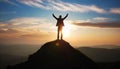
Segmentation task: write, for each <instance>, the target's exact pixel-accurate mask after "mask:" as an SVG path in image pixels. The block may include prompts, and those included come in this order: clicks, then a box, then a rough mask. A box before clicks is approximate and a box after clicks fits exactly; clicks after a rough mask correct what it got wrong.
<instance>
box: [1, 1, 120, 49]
mask: <svg viewBox="0 0 120 69" xmlns="http://www.w3.org/2000/svg"><path fill="white" fill-rule="evenodd" d="M52 13H54V14H55V15H56V16H57V17H58V16H59V15H62V16H63V17H64V16H65V15H66V14H67V13H68V14H69V15H68V17H67V18H66V20H65V21H64V23H65V27H64V30H63V32H64V33H63V34H64V36H63V38H64V40H66V41H68V42H69V43H70V44H72V46H76V47H77V46H83V45H87V46H90V45H106V44H109V45H120V0H0V44H43V43H45V42H48V41H52V40H55V39H56V35H57V34H56V32H57V27H56V20H55V19H54V18H53V17H52Z"/></svg>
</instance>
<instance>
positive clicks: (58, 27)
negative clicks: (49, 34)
mask: <svg viewBox="0 0 120 69" xmlns="http://www.w3.org/2000/svg"><path fill="white" fill-rule="evenodd" d="M59 32H60V31H59V27H58V31H57V40H59Z"/></svg>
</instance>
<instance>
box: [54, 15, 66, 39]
mask: <svg viewBox="0 0 120 69" xmlns="http://www.w3.org/2000/svg"><path fill="white" fill-rule="evenodd" d="M52 15H53V17H54V18H55V19H56V20H57V24H56V26H58V31H57V32H58V33H57V39H58V40H59V35H61V40H62V38H63V34H62V29H63V26H64V22H63V20H64V19H65V18H66V17H67V16H68V14H66V16H65V17H64V18H62V15H59V18H57V17H56V16H55V15H54V14H52Z"/></svg>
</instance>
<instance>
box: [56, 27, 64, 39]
mask: <svg viewBox="0 0 120 69" xmlns="http://www.w3.org/2000/svg"><path fill="white" fill-rule="evenodd" d="M59 36H61V40H62V38H63V33H62V26H60V27H59V26H58V31H57V40H59Z"/></svg>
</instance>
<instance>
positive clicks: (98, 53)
mask: <svg viewBox="0 0 120 69" xmlns="http://www.w3.org/2000/svg"><path fill="white" fill-rule="evenodd" d="M98 47H100V48H98ZM77 49H78V50H80V51H81V52H83V53H84V54H86V55H87V56H88V57H89V58H91V59H93V60H94V61H96V62H117V61H120V46H113V45H111V46H97V47H96V48H95V47H94V48H93V47H80V48H77Z"/></svg>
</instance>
